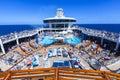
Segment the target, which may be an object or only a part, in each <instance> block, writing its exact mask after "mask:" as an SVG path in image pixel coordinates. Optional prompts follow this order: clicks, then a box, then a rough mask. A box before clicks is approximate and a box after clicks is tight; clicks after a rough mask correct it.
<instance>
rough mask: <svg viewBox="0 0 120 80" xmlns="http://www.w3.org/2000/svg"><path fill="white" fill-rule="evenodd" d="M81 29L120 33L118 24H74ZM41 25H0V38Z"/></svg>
mask: <svg viewBox="0 0 120 80" xmlns="http://www.w3.org/2000/svg"><path fill="white" fill-rule="evenodd" d="M76 25H79V26H81V27H86V28H91V29H97V30H104V31H109V32H114V33H120V24H76ZM40 26H41V25H0V36H1V35H6V34H9V33H13V32H20V31H23V30H32V29H35V28H38V27H40Z"/></svg>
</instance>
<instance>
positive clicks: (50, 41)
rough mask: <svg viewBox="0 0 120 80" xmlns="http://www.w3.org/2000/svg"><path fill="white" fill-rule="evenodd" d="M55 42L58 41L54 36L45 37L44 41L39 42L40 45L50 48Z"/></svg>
mask: <svg viewBox="0 0 120 80" xmlns="http://www.w3.org/2000/svg"><path fill="white" fill-rule="evenodd" d="M55 42H56V39H54V37H53V36H45V37H44V39H43V40H41V41H38V43H39V44H41V45H43V46H49V45H51V44H53V43H55Z"/></svg>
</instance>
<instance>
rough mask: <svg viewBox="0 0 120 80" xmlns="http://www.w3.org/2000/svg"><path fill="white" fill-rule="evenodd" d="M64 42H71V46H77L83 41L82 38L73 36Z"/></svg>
mask: <svg viewBox="0 0 120 80" xmlns="http://www.w3.org/2000/svg"><path fill="white" fill-rule="evenodd" d="M64 43H67V44H70V45H71V46H75V45H77V44H79V43H81V39H79V38H77V37H75V36H73V37H71V38H70V39H65V40H64Z"/></svg>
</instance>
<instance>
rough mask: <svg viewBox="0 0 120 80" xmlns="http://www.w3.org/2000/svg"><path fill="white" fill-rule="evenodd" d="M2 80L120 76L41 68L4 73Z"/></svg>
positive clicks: (117, 76)
mask: <svg viewBox="0 0 120 80" xmlns="http://www.w3.org/2000/svg"><path fill="white" fill-rule="evenodd" d="M0 74H2V75H1V76H0V79H1V80H10V79H15V80H16V79H23V78H47V77H48V76H49V78H52V80H77V79H92V80H112V79H115V80H119V79H120V74H117V73H112V72H105V71H96V70H81V69H72V68H39V69H29V70H13V71H7V72H2V73H0Z"/></svg>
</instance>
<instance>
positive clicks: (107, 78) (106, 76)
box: [103, 72, 111, 80]
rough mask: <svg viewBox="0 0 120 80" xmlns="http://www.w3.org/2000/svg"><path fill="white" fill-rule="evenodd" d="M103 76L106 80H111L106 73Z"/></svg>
mask: <svg viewBox="0 0 120 80" xmlns="http://www.w3.org/2000/svg"><path fill="white" fill-rule="evenodd" d="M103 76H104V77H105V80H111V78H110V77H109V76H108V75H107V74H106V73H105V72H103Z"/></svg>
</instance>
